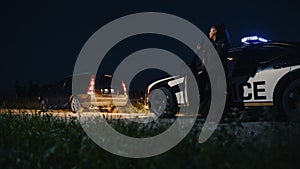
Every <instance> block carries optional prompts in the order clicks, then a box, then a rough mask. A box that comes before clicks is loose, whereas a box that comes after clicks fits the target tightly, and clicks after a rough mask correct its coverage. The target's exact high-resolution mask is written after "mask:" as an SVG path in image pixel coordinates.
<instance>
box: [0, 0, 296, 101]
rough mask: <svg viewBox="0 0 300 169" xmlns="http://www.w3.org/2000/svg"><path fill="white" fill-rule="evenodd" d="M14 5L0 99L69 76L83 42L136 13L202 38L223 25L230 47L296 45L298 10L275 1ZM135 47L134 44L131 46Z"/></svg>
mask: <svg viewBox="0 0 300 169" xmlns="http://www.w3.org/2000/svg"><path fill="white" fill-rule="evenodd" d="M214 3H215V4H213V2H212V1H192V2H189V3H184V2H180V1H175V2H174V1H171V0H167V1H163V2H160V1H147V2H140V1H129V2H124V1H121V2H117V1H110V2H105V3H101V2H98V1H95V2H94V1H90V2H81V1H75V2H74V1H64V2H60V1H55V2H53V1H45V2H43V3H42V2H40V1H30V2H28V1H26V2H22V1H13V2H7V3H6V4H5V5H4V6H2V7H3V8H4V9H3V10H1V11H2V12H3V14H2V17H3V18H4V19H3V25H2V27H1V33H2V35H1V36H2V37H3V38H2V39H3V41H2V43H1V46H2V47H3V48H4V50H1V51H2V53H1V56H2V57H1V58H2V59H4V60H2V62H1V63H2V66H1V68H0V69H1V77H2V84H1V88H0V98H2V97H4V96H7V95H13V94H14V84H15V81H16V80H18V81H20V82H21V83H22V84H24V85H27V84H28V83H29V82H30V81H33V82H34V83H37V84H47V83H56V82H58V81H59V80H61V79H63V78H64V77H66V76H69V75H71V74H72V72H73V67H74V64H75V62H76V58H77V56H78V54H79V52H80V50H81V48H82V47H83V45H84V43H85V42H86V41H87V40H88V38H89V37H90V36H91V35H92V34H93V33H94V32H95V31H97V30H98V29H99V28H101V27H102V26H103V25H105V24H107V23H109V22H110V21H112V20H114V19H117V18H119V17H121V16H125V15H128V14H133V13H137V12H164V13H170V14H174V15H177V16H179V17H182V18H184V19H186V20H188V21H190V22H191V23H193V24H195V25H197V26H198V27H199V28H200V29H201V30H202V31H203V32H205V33H207V31H208V28H209V26H210V25H213V24H216V23H224V24H225V25H226V27H227V29H228V31H229V34H230V39H231V42H232V45H233V46H237V45H239V42H240V39H241V38H242V37H243V36H246V35H260V36H262V37H266V38H268V39H271V40H274V41H300V37H299V35H298V34H297V33H298V32H297V31H298V30H300V23H299V16H300V15H299V14H300V12H299V9H298V8H299V4H298V3H297V2H295V1H292V0H287V1H281V2H275V1H269V0H268V1H258V0H254V1H220V2H214ZM214 5H215V6H214ZM133 44H134V43H133Z"/></svg>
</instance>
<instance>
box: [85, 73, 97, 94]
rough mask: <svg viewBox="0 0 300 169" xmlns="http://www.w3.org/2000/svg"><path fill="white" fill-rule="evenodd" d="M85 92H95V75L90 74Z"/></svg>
mask: <svg viewBox="0 0 300 169" xmlns="http://www.w3.org/2000/svg"><path fill="white" fill-rule="evenodd" d="M87 94H89V95H92V94H95V76H94V75H91V78H90V84H89V87H88V90H87Z"/></svg>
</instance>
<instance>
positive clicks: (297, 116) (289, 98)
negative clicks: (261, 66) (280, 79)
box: [274, 78, 300, 122]
mask: <svg viewBox="0 0 300 169" xmlns="http://www.w3.org/2000/svg"><path fill="white" fill-rule="evenodd" d="M274 102H275V107H276V109H277V111H278V114H277V118H280V119H282V118H284V119H285V120H288V121H289V122H300V78H294V79H292V80H290V81H288V82H286V83H283V84H281V85H280V87H279V90H278V93H276V97H275V101H274Z"/></svg>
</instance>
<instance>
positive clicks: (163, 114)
mask: <svg viewBox="0 0 300 169" xmlns="http://www.w3.org/2000/svg"><path fill="white" fill-rule="evenodd" d="M156 91H159V92H157V93H156V94H154V95H151V93H150V97H153V98H150V100H152V99H156V98H161V97H160V96H159V95H162V94H164V95H165V97H166V99H165V101H166V102H165V101H164V100H156V103H155V105H151V103H150V111H152V112H153V113H154V114H155V115H156V116H159V117H160V118H171V117H174V116H175V115H176V113H177V112H178V110H179V109H178V103H177V99H176V96H175V94H174V93H172V91H171V89H170V88H167V87H160V88H158V89H156ZM162 107H164V110H162Z"/></svg>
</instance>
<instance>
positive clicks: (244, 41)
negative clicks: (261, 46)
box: [241, 36, 269, 44]
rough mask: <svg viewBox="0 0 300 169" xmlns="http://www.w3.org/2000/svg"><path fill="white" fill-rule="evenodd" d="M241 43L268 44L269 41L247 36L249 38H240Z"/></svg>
mask: <svg viewBox="0 0 300 169" xmlns="http://www.w3.org/2000/svg"><path fill="white" fill-rule="evenodd" d="M241 42H242V43H244V44H251V43H266V42H269V40H267V39H265V38H262V37H259V36H249V37H244V38H242V40H241Z"/></svg>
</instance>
